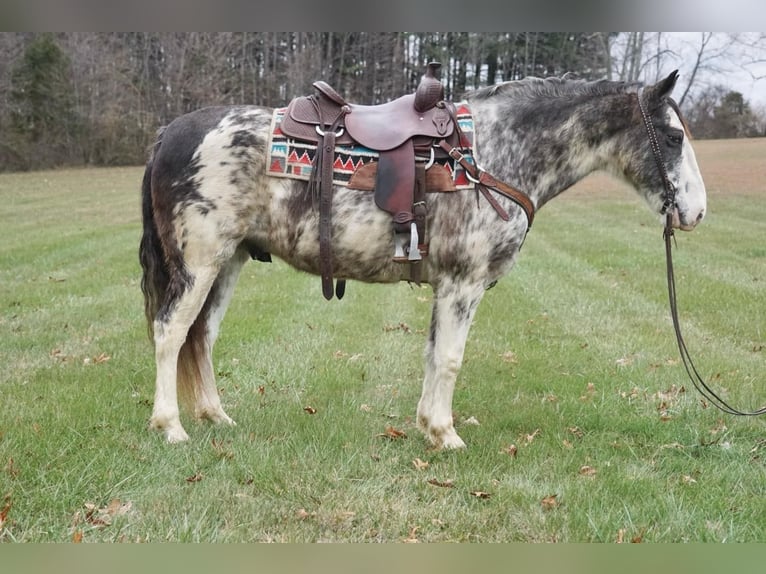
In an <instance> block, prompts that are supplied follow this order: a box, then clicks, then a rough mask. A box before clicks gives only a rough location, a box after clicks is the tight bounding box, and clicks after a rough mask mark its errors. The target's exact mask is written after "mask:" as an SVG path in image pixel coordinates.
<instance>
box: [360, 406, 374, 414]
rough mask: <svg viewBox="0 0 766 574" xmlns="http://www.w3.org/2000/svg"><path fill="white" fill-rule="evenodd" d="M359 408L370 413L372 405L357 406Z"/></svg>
mask: <svg viewBox="0 0 766 574" xmlns="http://www.w3.org/2000/svg"><path fill="white" fill-rule="evenodd" d="M359 410H360V411H363V412H365V413H371V412H372V407H371V406H370V405H362V406H361V407H359Z"/></svg>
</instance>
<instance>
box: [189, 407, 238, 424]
mask: <svg viewBox="0 0 766 574" xmlns="http://www.w3.org/2000/svg"><path fill="white" fill-rule="evenodd" d="M197 418H199V419H201V420H207V421H210V422H211V423H213V424H215V425H227V426H230V427H235V426H237V423H236V422H234V419H232V418H231V417H230V416H229V415H227V414H226V413H225V412H223V409H221V410H219V411H213V412H211V411H207V412H203V413H198V414H197Z"/></svg>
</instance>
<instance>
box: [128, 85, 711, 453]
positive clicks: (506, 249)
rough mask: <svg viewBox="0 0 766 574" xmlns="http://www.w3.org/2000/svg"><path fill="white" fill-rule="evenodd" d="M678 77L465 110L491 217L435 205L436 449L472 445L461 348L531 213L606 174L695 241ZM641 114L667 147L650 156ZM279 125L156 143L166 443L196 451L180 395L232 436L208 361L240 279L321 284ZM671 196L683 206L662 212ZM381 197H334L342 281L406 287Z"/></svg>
mask: <svg viewBox="0 0 766 574" xmlns="http://www.w3.org/2000/svg"><path fill="white" fill-rule="evenodd" d="M677 77H678V76H677V73H676V72H674V73H672V74H670V75H669V76H668V77H667V78H665V79H663V80H661V81H659V82H658V83H656V84H654V85H649V86H645V87H644V86H641V85H637V84H632V83H622V82H613V81H606V80H601V81H584V80H578V79H571V78H568V77H564V78H545V79H541V78H528V79H524V80H520V81H511V82H505V83H501V84H498V85H493V86H490V87H486V88H482V89H479V90H476V91H472V92H469V93H467V94H466V95H465V98H464V101H463V102H461V105H463V106H466V107H467V108H468V109H469V110H470V114H471V117H472V121H473V130H474V133H473V138H474V142H473V147H472V149H461V150H459V151H460V152H461V153H462V154H463V156H464V157H465V158H469V159H470V162H468V163H470V165H473V166H474V168H475V169H474V171H473V176H474V179H477V180H479V179H481V180H483V181H485V182H486V181H487V180H489V182H490V185H489V186H482V190H483V192H484V197H486V198H488V199H491V201H490V202H489V203H491V204H493V205H494V206H496V208H494V209H493V208H489V207H488V206H487V203H488V202H487V201H486V200H485V199H484V198H482V196H480V195H479V194H478V193H475V192H473V191H470V190H460V189H457V190H455V191H452V192H449V193H428V194H427V196H428V197H427V214H426V216H425V217H426V221H425V223H426V228H427V235H428V252H427V256H425V257H423V259H422V261H421V262H420V270H419V274H420V275H419V279H420V280H421V281H423V282H424V283H427V284H429V285H430V286H431V288H432V289H433V309H432V316H431V323H430V330H429V333H428V337H427V342H426V349H425V374H424V379H423V388H422V394H421V396H420V400H419V402H418V405H417V424H418V426H419V428H420V429H421V430H422V431H423V433H424V434H425V436H426V437H427V439H428V440H429V441H430V442H431V443H432V445H433V446H434V447H436V448H444V449H454V448H461V447H464V446H465V443H464V442H463V440H462V439H461V438H460V437H459V436H458V434H457V433H456V432H455V428H454V427H453V420H452V397H453V391H454V388H455V381H456V378H457V376H458V373H459V371H460V368H461V364H462V361H463V353H464V350H465V345H466V338H467V337H468V332H469V329H470V326H471V322H472V320H473V318H474V314H475V312H476V309H477V307H478V305H479V303H480V302H481V300H482V297H483V296H484V293H485V291H486V290H487V289H488V288H489V287H490V286H492V285H494V284H495V282H496V281H497V280H498V279H500V278H501V277H503V276H504V275H505V274H507V273H508V272H509V271H510V270H511V268H512V267H513V265H514V263H515V261H516V259H517V256H518V254H519V249H520V248H521V246H522V244H523V243H524V240H525V238H526V237H527V232H528V228H529V224H530V222H531V216H532V215H533V213H534V212H537V211H538V210H540V209H541V208H542V207H543V206H544V205H545V204H546V203H547V202H549V201H550V200H552V199H554V198H555V197H556V196H558V195H559V194H560V193H562V192H563V191H565V190H566V189H568V188H569V187H571V186H572V185H573V184H575V183H576V182H577V181H579V180H581V179H582V178H584V177H585V176H586V175H588V174H589V173H591V172H593V171H595V170H605V171H607V172H609V173H612V174H614V175H616V176H619V177H620V178H622V179H624V180H626V181H627V182H628V183H630V184H631V185H632V186H633V188H635V190H636V191H637V193H638V194H639V195H640V196H642V197H643V198H644V199H645V200H646V203H647V205H648V207H649V208H650V209H651V210H652V211H653V212H655V213H656V214H658V219H659V220H660V221H661V220H662V217H661V216H662V215H663V214H664V212H665V211H668V210H669V213H670V220H671V221H672V226H673V227H674V228H677V229H682V230H692V229H693V228H694V227H695V226H696V225H697V224H698V223H699V222H700V221H701V220H702V219H703V217H704V215H705V209H706V194H705V186H704V183H703V180H702V177H701V175H700V172H699V169H698V166H697V161H696V159H695V155H694V151H693V149H692V145H691V143H690V141H689V137H688V134H687V133H686V130H685V126H684V122H683V119H682V117H681V115H680V112H679V110H678V107H677V105H676V104H675V102H674V101H673V100H672V98H671V97H670V94H671V92H672V90H673V87H674V85H675V83H676V80H677ZM639 100H640V104H641V105H639ZM384 105H385V104H384ZM352 114H353V112H352ZM642 114H644V115H645V117H646V118H647V119H648V120H649V121H650V123H651V125H652V126H653V128H654V131H655V134H656V138H655V140H654V141H653V143H652V144H651V145H650V141H649V139H648V138H647V126H646V125H645V123H644V118H643V117H642ZM273 118H274V110H273V109H271V108H266V107H258V106H232V107H210V108H204V109H201V110H198V111H194V112H191V113H189V114H186V115H184V116H181V117H179V118H177V119H176V120H174V121H173V122H171V123H170V124H169V125H168V126H167V127H166V128H165V129H164V130H162V131H161V132H160V135H159V137H158V141H157V142H156V144H155V145H154V147H153V150H152V153H151V157H150V159H149V161H148V163H147V166H146V170H145V174H144V178H143V184H142V211H143V236H142V239H141V244H140V249H139V258H140V262H141V266H142V268H143V279H142V282H141V286H142V290H143V293H144V299H145V312H146V317H147V320H148V324H149V330H150V333H151V337H152V339H153V342H154V350H155V360H156V391H155V395H154V406H153V411H152V415H151V419H150V427H151V428H154V429H157V430H160V431H162V432H163V433H164V436H165V438H166V439H167V441H168V442H171V443H176V442H181V441H186V440H188V438H189V437H188V435H187V433H186V431H185V430H184V427H183V426H182V423H181V419H180V416H179V407H178V397H179V395H178V390H179V389H181V390H184V389H185V390H186V391H187V392H188V395H189V396H190V397H192V402H193V408H194V414H195V415H196V417H197V418H200V419H207V420H209V421H211V422H213V423H223V424H228V425H233V424H234V421H233V420H232V419H231V418H230V417H229V416H228V415H227V414H226V412H225V411H224V409H223V406H222V404H221V400H220V397H219V394H218V390H217V387H216V380H215V370H214V368H213V361H212V350H213V346H214V344H215V342H216V338H217V336H218V333H219V327H220V324H221V321H222V320H223V318H224V313H225V311H226V308H227V306H228V305H229V302H230V300H231V297H232V292H233V289H234V286H235V283H236V282H237V278H238V275H239V273H240V271H241V269H242V267H243V265H244V264H245V263H246V262H247V261H248V260H250V259H251V258H252V259H257V260H261V261H269V260H270V259H271V257H272V256H274V257H278V258H280V259H282V260H284V261H286V262H287V263H288V264H290V265H291V266H293V267H294V268H296V269H298V270H300V271H304V272H308V273H312V274H317V275H319V274H320V272H321V270H320V241H319V236H320V227H321V226H320V214H319V209H318V207H317V200H316V198H315V197H313V195H312V194H311V193H309V192H308V189H309V187H310V185H311V182H307V181H302V180H296V179H290V178H285V177H275V176H273V175H272V174H271V173H270V171H269V168H270V166H269V165H268V160H267V156H268V155H269V149H268V148H269V144H270V139H271V136H272V133H273V131H274V130H273V125H272V120H273ZM433 143H434V145H439V144H440V143H441V142H440V141H439V140H438V138H436V139H435V140H434V142H433ZM654 147H658V148H659V152H660V153H661V155H662V157H663V159H664V166H663V167H664V169H663V168H661V167H660V166H659V165H658V163H657V162H656V161H655V153H656V152H655V150H654V149H653V148H654ZM453 155H454V156H458V155H459V154H458V153H457V152H455V153H454V154H453ZM668 181H669V182H670V184H672V186H673V188H674V190H675V200H674V202H673V204H672V205H668V204H666V203H665V201H664V200H665V199H666V198H665V189H666V182H668ZM492 183H494V184H496V185H491V184H492ZM503 186H506V187H508V188H513V189H516V190H520V191H522V192H523V194H524V195H525V197H527V198H528V200H529V203H530V204H531V206H532V208H533V209H534V212H533V213H528V210H527V209H524V208H523V206H522V205H521V204H520V203H519V202H517V201H515V200H514V199H513V198H511V197H509V196H507V195H506V194H504V193H501V191H502V189H501V188H503ZM374 195H375V194H372V193H370V192H369V191H368V192H362V191H359V190H357V189H354V188H353V187H349V186H348V185H342V184H337V183H335V184H333V185H332V195H331V203H330V211H329V215H330V221H331V237H332V251H331V253H332V255H331V257H332V273H333V277H334V278H335V279H337V280H340V281H344V280H346V279H349V280H351V279H353V280H358V281H364V282H376V283H395V282H399V281H403V280H410V269H409V267H410V266H409V265H407V264H404V265H403V264H402V263H401V262H399V261H397V260H395V258H393V257H392V253H394V252H395V251H396V248H397V243H396V233H394V230H393V226H394V224H393V223H392V218H391V214H390V213H388V212H386V211H384V210H382V209H380V208H379V207H378V206H377V205H376V203H375V198H374ZM477 199H479V200H481V203H480V202H479V201H477ZM498 207H499V210H498V209H497V208H498ZM501 213H504V214H505V217H501V216H500V214H501Z"/></svg>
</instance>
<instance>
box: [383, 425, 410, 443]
mask: <svg viewBox="0 0 766 574" xmlns="http://www.w3.org/2000/svg"><path fill="white" fill-rule="evenodd" d="M376 436H379V437H383V438H387V439H389V440H398V439H400V438H407V433H405V432H404V431H403V430H399V429H396V428H394V427H392V426H391V425H387V426H386V432H382V433H380V434H378V435H376Z"/></svg>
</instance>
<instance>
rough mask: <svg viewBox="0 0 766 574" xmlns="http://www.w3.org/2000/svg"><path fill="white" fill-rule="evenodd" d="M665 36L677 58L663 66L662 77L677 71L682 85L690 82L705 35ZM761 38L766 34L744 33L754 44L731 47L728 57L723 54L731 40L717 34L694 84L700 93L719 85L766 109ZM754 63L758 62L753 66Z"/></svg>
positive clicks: (765, 49)
mask: <svg viewBox="0 0 766 574" xmlns="http://www.w3.org/2000/svg"><path fill="white" fill-rule="evenodd" d="M663 36H668V38H667V41H668V44H667V47H668V48H669V49H671V50H672V51H673V52H674V53H676V54H677V56H675V57H669V58H668V60H667V61H666V62H663V65H662V71H663V73H669V72H671V71H672V70H673V69H674V68H675V67H677V68H678V69H679V71H680V73H681V80H680V81H683V80H684V79H687V80H688V77H689V75H690V74H691V71H692V69H693V66H694V62H695V60H696V58H697V53H698V51H699V47H700V44H701V37H702V33H701V32H663ZM760 36H764V34H763V33H742V39H743V40H748V41H750V43H751V44H752V45H751V46H750V47H748V48H745V47H743V46H730V47H728V48H726V52H725V53H721V52H720V51H721V50H723V48H724V47H725V46H726V42H728V40H729V34H727V33H716V35H715V36H714V38H713V40H712V41H711V42H710V43H709V44H708V46H707V47H706V53H707V54H708V57H709V58H710V60H709V61H708V62H706V63H705V64H704V69H702V70H700V72H698V77H697V79H696V80H695V83H698V85H697V89H699V88H703V89H704V88H705V87H709V86H713V85H717V84H720V85H722V86H724V87H726V88H728V89H731V90H735V91H738V92H740V93H742V95H743V96H744V97H745V99H746V100H747V101H749V102H750V104H751V106H766V36H764V37H763V38H760ZM756 60H758V61H756ZM753 61H756V62H754V63H751V62H753ZM684 85H685V84H684ZM695 91H696V90H695Z"/></svg>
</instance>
